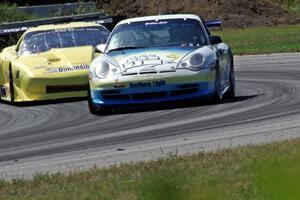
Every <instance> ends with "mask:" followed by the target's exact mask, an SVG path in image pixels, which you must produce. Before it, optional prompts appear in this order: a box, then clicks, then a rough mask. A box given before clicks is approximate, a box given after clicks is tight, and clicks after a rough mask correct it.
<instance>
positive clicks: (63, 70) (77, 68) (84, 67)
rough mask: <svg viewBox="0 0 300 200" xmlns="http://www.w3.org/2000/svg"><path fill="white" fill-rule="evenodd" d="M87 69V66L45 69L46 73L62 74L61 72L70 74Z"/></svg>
mask: <svg viewBox="0 0 300 200" xmlns="http://www.w3.org/2000/svg"><path fill="white" fill-rule="evenodd" d="M87 69H89V65H87V64H82V65H77V66H72V67H57V68H48V69H46V73H63V72H72V71H78V70H87Z"/></svg>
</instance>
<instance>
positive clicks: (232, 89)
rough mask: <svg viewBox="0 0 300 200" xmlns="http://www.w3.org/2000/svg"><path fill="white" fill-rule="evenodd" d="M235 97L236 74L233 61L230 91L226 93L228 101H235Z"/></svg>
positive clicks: (231, 64)
mask: <svg viewBox="0 0 300 200" xmlns="http://www.w3.org/2000/svg"><path fill="white" fill-rule="evenodd" d="M234 97H235V74H234V64H233V59H231V62H230V77H229V91H228V92H227V93H226V98H227V99H233V98H234Z"/></svg>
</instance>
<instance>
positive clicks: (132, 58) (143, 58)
mask: <svg viewBox="0 0 300 200" xmlns="http://www.w3.org/2000/svg"><path fill="white" fill-rule="evenodd" d="M196 48H199V47H155V48H147V49H144V48H143V49H131V50H122V51H115V52H114V51H113V52H109V53H107V55H108V56H109V57H112V58H113V59H114V60H115V61H116V62H118V64H119V66H120V67H121V69H122V72H123V73H141V72H145V73H147V72H149V73H151V71H161V72H162V71H175V70H176V66H177V64H178V63H179V62H180V61H181V60H182V58H183V57H185V56H186V55H187V54H189V53H191V52H192V51H194V50H195V49H196Z"/></svg>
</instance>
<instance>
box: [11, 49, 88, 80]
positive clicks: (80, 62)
mask: <svg viewBox="0 0 300 200" xmlns="http://www.w3.org/2000/svg"><path fill="white" fill-rule="evenodd" d="M93 54H94V50H93V47H92V46H84V47H72V48H61V49H51V50H50V51H47V52H43V53H38V54H31V55H24V56H20V57H19V58H17V59H16V60H15V63H14V64H15V65H17V66H19V67H20V68H21V69H23V70H22V71H24V73H28V75H29V76H52V75H55V76H64V75H66V76H69V75H70V74H74V73H80V72H81V73H82V72H83V71H84V72H85V73H87V70H88V68H89V63H91V61H92V59H93Z"/></svg>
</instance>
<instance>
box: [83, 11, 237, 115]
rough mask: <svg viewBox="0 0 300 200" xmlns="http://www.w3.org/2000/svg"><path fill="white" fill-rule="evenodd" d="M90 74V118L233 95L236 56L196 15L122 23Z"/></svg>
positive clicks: (134, 19)
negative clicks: (132, 108) (120, 108)
mask: <svg viewBox="0 0 300 200" xmlns="http://www.w3.org/2000/svg"><path fill="white" fill-rule="evenodd" d="M97 49H98V50H99V51H101V52H103V54H102V55H101V56H99V57H97V58H96V59H95V60H94V61H93V62H92V63H91V66H90V69H89V70H90V71H89V85H90V90H89V95H88V96H89V100H88V101H89V108H90V111H91V113H94V114H96V113H98V112H99V111H103V110H107V109H112V108H114V107H117V106H120V105H128V104H129V105H132V104H141V103H142V104H144V103H155V102H166V101H175V100H184V99H192V98H198V97H213V98H214V99H215V100H217V101H220V100H222V98H224V97H225V96H227V97H231V98H232V97H234V95H235V75H234V67H233V56H232V53H231V49H230V47H229V46H228V45H226V44H224V43H222V40H221V38H220V37H218V36H212V35H211V34H210V32H209V30H208V28H207V26H206V24H205V23H204V22H203V20H202V19H201V18H199V17H198V16H196V15H188V14H185V15H160V16H149V17H139V18H132V19H127V20H123V21H121V22H119V23H118V24H117V26H116V27H115V28H114V30H113V31H112V33H111V35H110V37H109V39H108V42H107V43H106V45H99V46H98V47H97Z"/></svg>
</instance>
